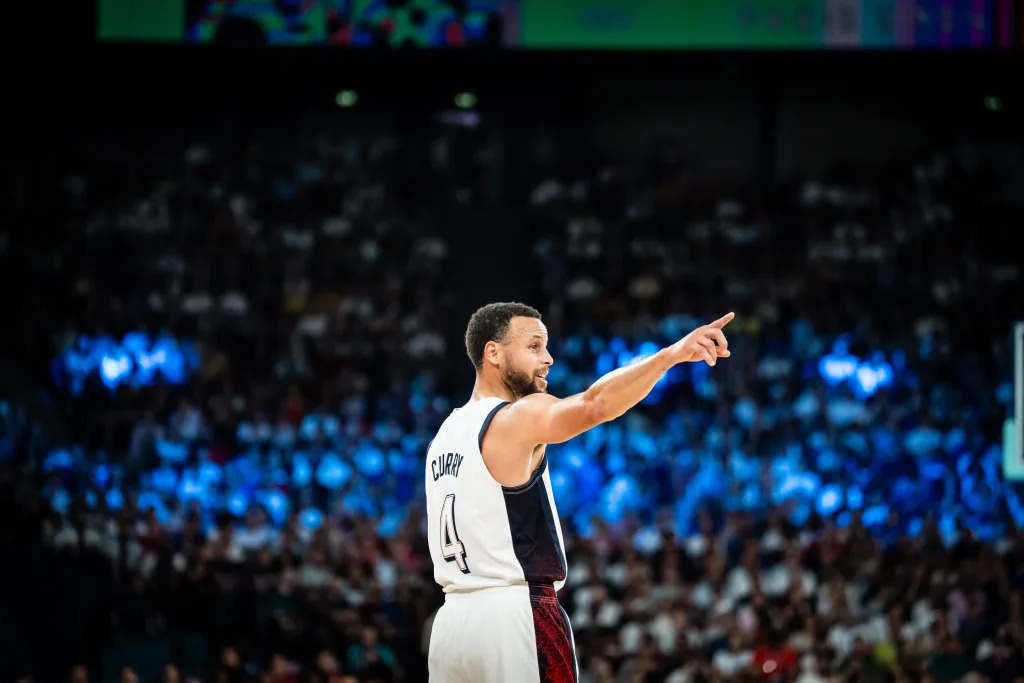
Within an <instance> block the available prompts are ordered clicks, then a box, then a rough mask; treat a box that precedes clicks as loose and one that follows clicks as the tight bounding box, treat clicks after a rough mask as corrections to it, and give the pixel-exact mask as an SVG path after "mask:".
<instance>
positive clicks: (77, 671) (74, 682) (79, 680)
mask: <svg viewBox="0 0 1024 683" xmlns="http://www.w3.org/2000/svg"><path fill="white" fill-rule="evenodd" d="M68 678H69V679H70V680H71V683H89V670H88V669H86V668H85V666H84V665H82V664H77V665H75V666H73V667H71V675H70V676H69V677H68Z"/></svg>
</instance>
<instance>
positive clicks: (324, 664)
mask: <svg viewBox="0 0 1024 683" xmlns="http://www.w3.org/2000/svg"><path fill="white" fill-rule="evenodd" d="M316 666H317V668H318V669H320V670H321V671H323V672H324V673H327V674H333V673H337V672H338V660H337V659H335V657H334V655H333V654H331V653H330V652H328V651H327V650H323V651H321V652H320V654H318V655H317V657H316Z"/></svg>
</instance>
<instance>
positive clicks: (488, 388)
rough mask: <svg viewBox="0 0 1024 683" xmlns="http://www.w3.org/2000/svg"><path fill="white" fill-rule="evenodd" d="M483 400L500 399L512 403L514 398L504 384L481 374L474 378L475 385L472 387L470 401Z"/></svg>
mask: <svg viewBox="0 0 1024 683" xmlns="http://www.w3.org/2000/svg"><path fill="white" fill-rule="evenodd" d="M485 398H500V399H501V400H503V401H508V402H510V403H511V402H512V401H515V400H516V396H514V395H513V394H512V392H511V391H510V390H509V388H508V387H507V386H505V383H504V382H501V381H497V380H494V379H492V378H490V377H486V376H485V375H484V374H483V373H481V374H479V375H477V376H476V383H475V384H474V385H473V395H472V397H471V400H473V401H480V400H482V399H485Z"/></svg>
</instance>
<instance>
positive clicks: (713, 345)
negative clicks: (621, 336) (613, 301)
mask: <svg viewBox="0 0 1024 683" xmlns="http://www.w3.org/2000/svg"><path fill="white" fill-rule="evenodd" d="M732 319H733V314H732V313H729V314H728V315H725V316H723V317H722V318H719V319H718V320H716V321H715V322H713V323H711V324H710V325H704V326H703V327H699V328H697V329H696V330H694V331H693V332H691V333H690V334H688V335H686V336H685V337H683V338H682V339H680V340H679V341H678V342H676V343H675V344H673V345H672V346H667V347H665V348H663V349H661V350H660V351H658V352H657V353H655V354H653V355H651V356H648V357H647V358H645V359H643V360H641V361H638V362H636V363H632V364H630V365H626V366H624V367H621V368H619V369H618V370H613V371H612V372H609V373H608V374H607V375H604V376H603V377H601V378H600V379H598V380H597V381H596V382H594V383H593V384H592V385H591V386H590V388H589V389H587V390H586V391H584V392H583V393H580V394H576V395H575V396H569V397H567V398H555V397H554V396H550V395H548V394H532V395H530V396H526V397H524V398H521V399H519V400H518V401H516V402H515V403H512V404H511V405H509V406H508V407H507V408H505V409H504V410H500V411H498V413H497V414H496V415H495V416H494V420H493V422H492V424H491V427H490V431H491V432H497V433H498V434H499V435H500V436H499V438H500V439H501V440H506V439H508V440H512V441H515V442H518V443H527V444H552V443H563V442H565V441H568V440H569V439H571V438H573V437H574V436H578V435H579V434H582V433H583V432H585V431H587V430H588V429H591V428H593V427H596V426H597V425H599V424H601V423H602V422H609V421H611V420H614V419H615V418H617V417H619V416H621V415H622V414H623V413H625V412H626V411H627V410H629V409H630V408H632V407H633V406H635V405H636V404H637V403H639V402H640V401H642V400H643V399H644V398H645V397H646V396H647V395H648V394H649V393H651V389H653V388H654V385H655V384H657V382H658V380H660V379H661V378H662V376H663V375H664V374H665V373H666V372H667V371H668V370H669V369H670V368H671V367H672V366H674V365H677V364H679V363H688V362H700V361H705V362H706V363H707V364H708V365H714V364H715V361H716V360H717V359H718V358H728V357H729V343H728V341H727V340H726V338H725V334H723V333H722V328H723V327H725V325H727V324H728V323H729V321H730V320H732Z"/></svg>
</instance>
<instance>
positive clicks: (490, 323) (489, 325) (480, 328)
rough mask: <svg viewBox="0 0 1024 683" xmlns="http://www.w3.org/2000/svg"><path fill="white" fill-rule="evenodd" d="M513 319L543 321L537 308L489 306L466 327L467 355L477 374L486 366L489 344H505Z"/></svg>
mask: <svg viewBox="0 0 1024 683" xmlns="http://www.w3.org/2000/svg"><path fill="white" fill-rule="evenodd" d="M512 318H536V319H537V320H540V319H541V317H540V311H538V310H537V309H536V308H533V307H531V306H527V305H526V304H521V303H517V302H497V303H493V304H487V305H486V306H483V307H481V308H478V309H477V310H476V312H475V313H474V314H473V315H472V316H470V318H469V325H467V326H466V353H467V354H469V360H471V361H473V367H475V368H476V371H477V372H480V370H481V368H483V366H484V347H485V346H487V342H490V341H496V342H501V343H505V340H506V338H507V337H508V327H509V325H510V324H511V323H512Z"/></svg>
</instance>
